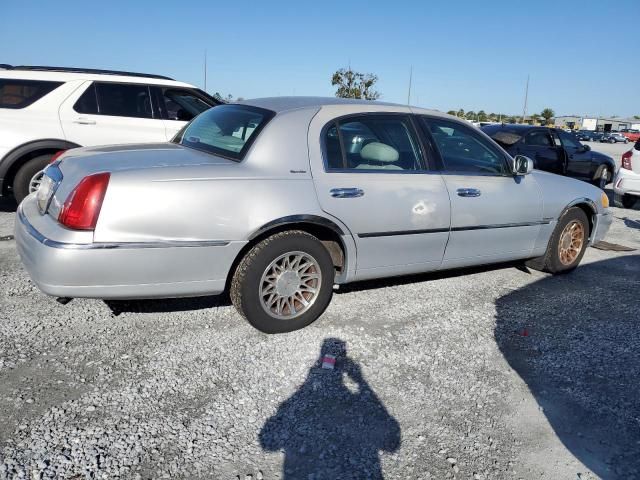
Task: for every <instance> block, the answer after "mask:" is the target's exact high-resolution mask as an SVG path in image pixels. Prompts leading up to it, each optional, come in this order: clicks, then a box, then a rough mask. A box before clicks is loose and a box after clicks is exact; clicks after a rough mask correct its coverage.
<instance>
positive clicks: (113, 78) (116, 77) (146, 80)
mask: <svg viewBox="0 0 640 480" xmlns="http://www.w3.org/2000/svg"><path fill="white" fill-rule="evenodd" d="M0 78H10V79H21V80H45V81H53V82H70V81H74V80H91V81H101V82H115V83H142V84H145V85H167V86H174V87H188V88H194V87H193V85H190V84H188V83H184V82H177V81H175V80H168V79H163V78H156V77H141V76H135V75H126V72H122V74H120V73H114V74H111V73H103V74H100V73H86V72H80V71H78V72H60V71H54V70H45V71H42V70H19V69H15V70H13V69H12V70H3V69H0Z"/></svg>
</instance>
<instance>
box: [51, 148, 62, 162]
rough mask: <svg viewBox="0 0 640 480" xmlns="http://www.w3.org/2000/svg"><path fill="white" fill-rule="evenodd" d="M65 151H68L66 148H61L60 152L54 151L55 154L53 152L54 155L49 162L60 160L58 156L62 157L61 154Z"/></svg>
mask: <svg viewBox="0 0 640 480" xmlns="http://www.w3.org/2000/svg"><path fill="white" fill-rule="evenodd" d="M64 152H66V150H60V151H59V152H56V153H54V154H53V156H52V157H51V160H49V163H53V162H55V161H56V160H58V158H60V156H61V155H62V154H63V153H64Z"/></svg>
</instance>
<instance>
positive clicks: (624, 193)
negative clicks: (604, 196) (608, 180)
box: [613, 140, 640, 208]
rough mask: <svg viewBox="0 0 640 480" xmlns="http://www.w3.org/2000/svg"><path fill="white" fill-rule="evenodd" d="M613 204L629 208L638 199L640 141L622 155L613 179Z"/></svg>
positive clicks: (639, 195)
mask: <svg viewBox="0 0 640 480" xmlns="http://www.w3.org/2000/svg"><path fill="white" fill-rule="evenodd" d="M613 194H614V203H615V204H616V206H618V207H624V208H631V207H633V206H634V205H635V203H636V202H637V201H638V198H639V197H640V140H638V141H637V142H636V144H635V145H634V147H633V148H632V149H631V150H629V151H628V152H625V153H624V154H623V155H622V162H621V164H620V168H619V169H618V171H617V172H616V177H615V178H614V179H613Z"/></svg>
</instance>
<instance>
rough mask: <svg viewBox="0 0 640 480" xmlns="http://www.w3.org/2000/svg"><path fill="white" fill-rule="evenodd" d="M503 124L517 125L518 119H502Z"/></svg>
mask: <svg viewBox="0 0 640 480" xmlns="http://www.w3.org/2000/svg"><path fill="white" fill-rule="evenodd" d="M503 122H506V123H518V119H517V118H516V117H513V116H512V117H506V118H504V117H503Z"/></svg>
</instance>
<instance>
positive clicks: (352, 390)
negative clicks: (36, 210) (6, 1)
mask: <svg viewBox="0 0 640 480" xmlns="http://www.w3.org/2000/svg"><path fill="white" fill-rule="evenodd" d="M618 160H619V159H618ZM11 210H12V206H11V205H10V204H6V203H5V204H0V237H2V236H5V235H9V234H11V233H12V229H13V226H12V224H13V218H14V214H13V213H12V211H11ZM614 212H615V217H616V218H615V223H614V225H613V227H612V229H611V232H610V234H609V236H608V238H607V240H608V241H609V242H614V243H618V244H623V245H627V246H630V247H634V248H638V249H640V211H638V210H620V209H614ZM639 283H640V255H639V254H638V252H637V251H636V252H628V253H617V252H610V251H602V250H596V249H593V248H592V249H589V250H588V252H587V253H586V255H585V257H584V260H583V265H582V266H581V267H580V268H579V269H578V270H576V271H575V272H573V273H572V274H570V275H566V276H561V277H551V276H549V275H545V274H542V273H539V272H533V271H532V272H528V271H526V269H520V268H514V267H505V266H502V267H492V268H486V269H473V270H465V271H457V272H450V273H440V274H429V275H423V276H415V277H410V278H402V279H393V280H389V281H385V282H368V283H363V284H357V285H352V286H348V287H347V288H342V289H341V290H340V291H339V292H337V293H336V295H335V296H334V300H333V302H332V304H331V305H330V307H329V309H328V311H327V312H326V314H325V315H324V316H323V317H322V318H321V319H320V320H319V321H318V322H316V323H315V324H314V325H312V326H310V327H308V328H306V329H304V330H302V331H298V332H294V333H291V334H286V335H277V336H267V335H264V334H261V333H259V332H257V331H256V330H254V329H252V328H251V327H250V326H249V325H248V324H247V323H245V322H244V321H242V320H241V318H240V317H239V316H238V314H237V313H236V312H235V311H234V310H233V308H232V307H231V306H229V303H228V300H227V299H225V298H223V297H212V298H201V299H181V300H158V301H136V302H110V303H109V304H107V303H105V302H102V301H98V300H80V299H78V300H74V301H72V302H71V303H69V304H68V305H66V306H62V305H59V304H58V303H56V302H55V301H54V300H53V299H52V298H48V297H46V296H45V295H43V294H41V293H40V292H39V291H38V290H37V289H36V288H35V287H34V286H33V285H32V284H31V282H30V281H29V279H28V277H27V275H26V273H25V272H24V270H23V269H22V267H21V265H20V263H19V259H18V257H17V254H16V251H15V242H14V241H12V240H0V419H1V420H2V421H1V422H0V479H5V478H72V479H80V478H115V477H120V478H145V479H146V478H189V479H198V478H202V479H204V478H207V479H211V478H216V479H232V480H233V479H240V480H249V479H251V480H257V479H273V478H289V479H325V478H327V479H337V478H382V477H384V478H388V479H391V478H403V479H404V478H411V479H445V478H473V479H518V478H522V479H538V478H549V479H576V478H579V479H593V478H620V479H629V478H638V477H640V387H639V386H638V378H640V360H639V359H638V355H637V352H638V351H639V350H640V330H639V327H638V300H637V298H638V297H637V292H638V286H639ZM327 352H328V353H333V354H334V355H336V356H337V362H336V368H335V370H325V369H322V368H320V363H319V358H320V356H321V354H323V353H327Z"/></svg>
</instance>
